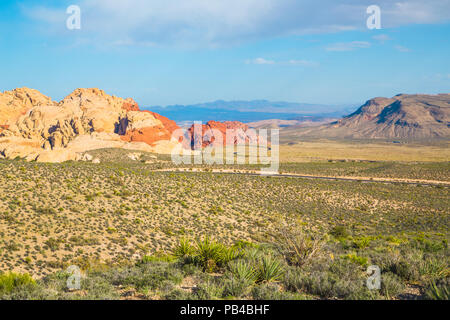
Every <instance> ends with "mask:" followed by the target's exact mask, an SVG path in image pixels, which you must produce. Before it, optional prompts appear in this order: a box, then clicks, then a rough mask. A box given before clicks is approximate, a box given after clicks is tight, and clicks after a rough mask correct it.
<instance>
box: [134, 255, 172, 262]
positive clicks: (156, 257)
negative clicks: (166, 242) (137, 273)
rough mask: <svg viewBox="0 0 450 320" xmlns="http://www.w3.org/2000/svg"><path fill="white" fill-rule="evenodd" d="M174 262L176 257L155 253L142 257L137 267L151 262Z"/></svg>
mask: <svg viewBox="0 0 450 320" xmlns="http://www.w3.org/2000/svg"><path fill="white" fill-rule="evenodd" d="M175 260H176V257H175V256H173V255H170V254H165V253H155V254H153V255H150V256H143V257H142V258H141V259H140V260H139V261H138V263H137V264H138V265H140V264H146V263H151V262H174V261H175Z"/></svg>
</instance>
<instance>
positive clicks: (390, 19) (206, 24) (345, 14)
mask: <svg viewBox="0 0 450 320" xmlns="http://www.w3.org/2000/svg"><path fill="white" fill-rule="evenodd" d="M372 2H373V0H343V1H335V0H321V1H316V0H171V1H167V0H127V1H123V0H80V1H78V5H79V6H80V7H81V11H82V30H81V31H80V32H81V33H83V34H84V35H85V36H86V35H89V36H90V37H91V39H93V41H100V42H106V43H114V42H116V41H118V43H124V42H127V41H129V43H130V44H133V45H136V44H139V43H157V44H169V45H186V46H204V45H206V46H221V45H229V44H235V43H242V42H246V41H253V40H257V39H263V38H271V37H279V36H286V35H292V34H311V33H326V32H341V31H347V30H355V29H366V19H367V16H368V15H367V14H366V8H367V7H368V6H369V5H371V4H373V3H372ZM377 5H378V6H380V8H381V17H382V27H383V28H389V27H395V26H400V25H406V24H419V23H438V22H442V21H449V20H450V0H428V1H423V0H398V1H397V2H394V1H391V0H377ZM24 11H25V13H26V14H27V15H29V16H31V17H33V18H35V19H37V20H38V21H39V22H42V21H44V22H47V23H48V24H49V25H50V26H49V27H48V28H47V29H48V30H58V29H59V28H61V31H62V32H64V30H63V29H64V28H65V23H63V22H62V21H64V20H65V18H66V17H67V15H66V13H65V8H62V7H59V8H55V7H44V6H36V7H31V8H29V7H26V8H24ZM120 41H121V42H120Z"/></svg>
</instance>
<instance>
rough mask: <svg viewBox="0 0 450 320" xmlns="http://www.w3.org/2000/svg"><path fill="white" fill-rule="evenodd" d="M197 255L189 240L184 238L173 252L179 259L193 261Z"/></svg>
mask: <svg viewBox="0 0 450 320" xmlns="http://www.w3.org/2000/svg"><path fill="white" fill-rule="evenodd" d="M194 254H195V248H194V246H193V245H192V244H191V241H190V239H189V238H186V237H183V238H181V239H180V241H179V242H178V244H177V246H176V247H175V249H174V250H173V255H174V256H175V257H177V258H180V259H184V260H185V261H186V260H191V259H192V258H193V255H194Z"/></svg>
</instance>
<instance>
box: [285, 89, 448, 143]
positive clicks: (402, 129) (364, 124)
mask: <svg viewBox="0 0 450 320" xmlns="http://www.w3.org/2000/svg"><path fill="white" fill-rule="evenodd" d="M285 133H286V134H288V135H290V136H291V137H292V138H298V139H300V138H301V137H311V138H339V139H347V138H350V139H399V140H429V139H449V138H450V94H447V93H444V94H438V95H424V94H415V95H408V94H399V95H397V96H395V97H393V98H374V99H371V100H369V101H367V102H366V103H365V104H364V105H362V106H361V107H360V108H359V109H358V110H356V111H355V112H354V113H352V114H350V115H348V116H346V117H344V118H342V119H340V120H338V121H335V122H332V123H329V124H326V125H322V126H317V127H312V128H301V127H290V128H288V129H287V130H286V132H285Z"/></svg>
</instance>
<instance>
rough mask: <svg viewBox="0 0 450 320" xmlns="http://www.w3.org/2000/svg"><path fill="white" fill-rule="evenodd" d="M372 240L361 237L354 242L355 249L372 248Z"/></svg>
mask: <svg viewBox="0 0 450 320" xmlns="http://www.w3.org/2000/svg"><path fill="white" fill-rule="evenodd" d="M371 241H372V239H371V238H370V237H359V238H356V239H354V240H353V247H354V248H357V249H365V248H367V247H368V246H370V243H371Z"/></svg>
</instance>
